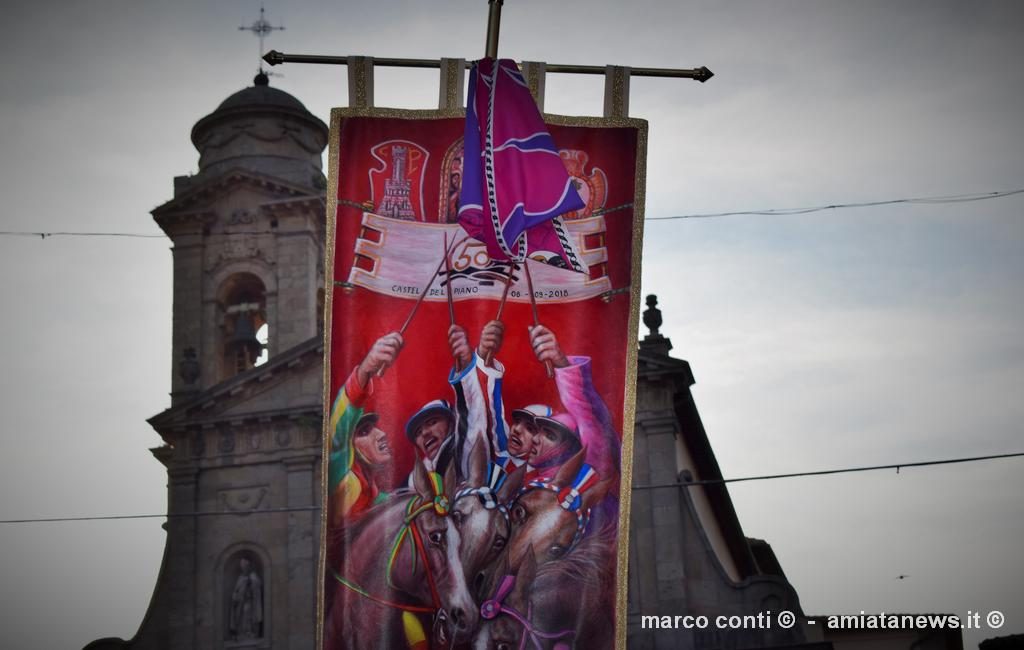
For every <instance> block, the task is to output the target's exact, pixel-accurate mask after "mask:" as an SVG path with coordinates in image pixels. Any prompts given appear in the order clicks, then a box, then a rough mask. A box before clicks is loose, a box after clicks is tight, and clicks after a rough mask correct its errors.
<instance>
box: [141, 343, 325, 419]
mask: <svg viewBox="0 0 1024 650" xmlns="http://www.w3.org/2000/svg"><path fill="white" fill-rule="evenodd" d="M323 353H324V347H323V342H322V341H321V339H320V338H319V337H316V338H314V339H310V340H309V341H307V342H306V343H303V344H301V345H298V346H296V347H294V348H292V349H291V350H286V351H285V352H283V353H282V354H279V355H277V356H276V357H274V358H272V359H271V360H269V361H268V362H267V363H265V364H263V365H260V366H257V367H255V368H252V369H250V370H247V371H245V372H242V373H240V374H238V375H236V376H234V377H232V378H231V379H228V380H226V381H223V382H221V383H219V384H217V385H215V386H212V387H210V388H209V389H207V390H204V391H202V392H199V393H197V394H196V395H195V396H194V397H192V398H191V399H189V400H188V401H187V402H185V403H183V404H180V405H178V406H173V407H171V408H169V409H167V410H166V411H163V412H162V413H159V414H157V415H155V416H153V417H152V418H150V419H149V423H150V424H151V425H152V426H153V428H154V429H156V430H157V432H159V433H160V434H161V435H164V434H169V433H171V432H173V431H175V430H182V429H187V428H191V427H195V426H197V425H211V424H217V423H238V422H244V421H246V420H262V419H268V418H271V417H276V416H281V415H285V416H295V415H309V414H313V415H315V416H319V414H320V411H321V408H322V406H321V405H322V399H323Z"/></svg>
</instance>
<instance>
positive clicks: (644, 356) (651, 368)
mask: <svg viewBox="0 0 1024 650" xmlns="http://www.w3.org/2000/svg"><path fill="white" fill-rule="evenodd" d="M666 375H677V376H679V377H680V378H681V379H683V380H684V381H685V382H686V385H687V386H690V385H692V384H693V383H694V379H693V372H692V371H691V370H690V364H689V363H688V362H686V361H684V360H682V359H675V358H673V357H670V356H668V355H667V354H662V353H660V352H651V351H649V350H645V349H644V348H643V346H641V347H640V352H639V353H638V354H637V377H638V378H640V379H653V378H660V377H664V376H666Z"/></svg>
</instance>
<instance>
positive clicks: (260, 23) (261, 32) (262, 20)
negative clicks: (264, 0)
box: [238, 4, 284, 72]
mask: <svg viewBox="0 0 1024 650" xmlns="http://www.w3.org/2000/svg"><path fill="white" fill-rule="evenodd" d="M238 29H239V31H243V32H252V33H253V34H256V36H257V37H258V38H259V39H260V44H259V48H260V49H259V52H257V53H256V59H257V60H258V61H260V64H259V66H258V67H259V70H258V71H259V72H263V63H262V62H263V39H264V38H266V36H267V35H268V34H270V33H271V32H273V31H275V30H278V31H284V27H275V26H274V25H271V24H270V22H269V21H268V20H267V18H266V14H265V11H264V9H263V5H262V4H261V5H260V17H259V19H258V20H257V21H256V22H254V23H253V24H251V25H249V26H248V27H246V26H245V25H242V26H241V27H239V28H238ZM268 63H269V61H268ZM271 65H273V64H271Z"/></svg>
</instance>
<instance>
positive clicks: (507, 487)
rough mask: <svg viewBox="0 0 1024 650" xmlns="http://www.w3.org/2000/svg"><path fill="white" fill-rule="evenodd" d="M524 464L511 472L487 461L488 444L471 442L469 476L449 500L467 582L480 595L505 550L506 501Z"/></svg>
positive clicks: (507, 533)
mask: <svg viewBox="0 0 1024 650" xmlns="http://www.w3.org/2000/svg"><path fill="white" fill-rule="evenodd" d="M525 475H526V466H525V465H524V466H521V467H519V468H518V469H516V470H515V471H514V472H512V473H511V474H508V473H506V472H505V470H504V469H502V468H501V467H500V466H499V465H497V464H495V463H492V462H491V461H490V453H489V451H488V449H487V446H486V445H485V444H483V443H481V442H480V441H477V442H476V443H475V444H474V445H473V449H472V450H470V457H469V476H468V477H467V480H466V482H465V483H464V484H463V485H460V486H459V488H458V491H457V492H456V494H455V500H454V501H453V502H452V509H451V513H450V515H449V516H450V517H451V519H452V521H454V522H455V525H456V526H457V527H458V529H459V534H460V536H461V537H462V552H461V554H460V557H461V561H462V567H463V569H464V571H465V574H466V583H467V584H468V585H469V586H470V590H471V591H472V593H473V595H474V596H475V597H476V598H477V599H478V600H480V599H483V597H484V595H485V594H484V593H483V588H484V587H485V584H484V583H485V582H486V577H487V575H486V572H487V570H488V569H489V568H490V567H491V566H492V565H493V564H494V562H495V561H496V560H497V559H498V557H499V556H500V555H501V554H502V553H503V552H504V550H505V548H506V546H507V545H508V540H509V537H510V535H511V534H512V522H511V519H510V517H509V511H508V503H509V502H510V501H511V500H512V499H513V498H514V497H515V496H516V494H518V493H519V489H520V488H521V487H522V484H523V477H524V476H525Z"/></svg>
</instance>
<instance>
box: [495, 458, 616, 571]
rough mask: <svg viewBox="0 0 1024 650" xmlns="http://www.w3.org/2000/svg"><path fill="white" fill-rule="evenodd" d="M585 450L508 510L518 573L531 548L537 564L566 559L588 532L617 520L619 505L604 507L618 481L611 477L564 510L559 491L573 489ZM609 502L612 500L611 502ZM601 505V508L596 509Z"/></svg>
mask: <svg viewBox="0 0 1024 650" xmlns="http://www.w3.org/2000/svg"><path fill="white" fill-rule="evenodd" d="M586 454H587V449H586V447H584V448H583V449H581V450H580V451H579V452H578V453H577V454H576V455H575V456H573V457H572V458H570V459H569V460H568V461H566V462H565V464H564V465H562V467H561V468H559V470H558V472H557V473H556V474H555V476H554V478H552V479H551V480H550V481H546V482H544V486H543V487H538V486H536V485H534V484H532V483H531V484H528V485H527V486H526V487H524V488H522V490H521V492H520V494H519V496H518V497H517V498H516V499H515V501H513V503H512V505H511V506H510V507H509V516H510V518H511V521H512V535H511V537H510V538H509V543H508V565H509V567H510V568H511V570H512V571H516V570H518V569H519V565H520V563H522V561H523V559H524V558H525V557H526V551H527V549H528V548H530V547H533V548H534V549H536V553H537V562H538V564H544V563H545V562H549V561H551V560H557V559H559V558H561V557H563V556H565V555H566V554H567V553H568V552H569V551H570V550H572V549H573V547H574V546H576V545H577V544H578V543H579V542H580V541H581V540H582V539H583V537H584V534H585V533H586V530H587V529H588V528H590V529H591V530H596V529H601V528H603V527H604V526H606V525H610V524H612V523H614V521H615V520H616V519H617V511H618V507H617V504H608V503H602V502H603V501H605V496H606V495H607V494H608V491H609V490H610V489H611V488H612V486H613V485H614V483H615V482H616V481H617V478H618V477H611V478H608V479H605V480H604V481H600V482H598V483H597V484H596V485H594V486H593V487H591V488H590V489H587V490H585V491H583V493H582V494H580V495H579V499H580V503H579V505H578V506H576V507H575V508H571V509H570V508H566V507H564V506H563V498H562V496H560V494H559V493H560V490H561V489H563V488H566V487H569V486H571V485H572V482H573V480H574V479H575V477H576V476H577V474H578V473H579V471H580V468H581V467H583V461H584V459H585V458H586ZM609 501H610V500H609ZM598 504H601V508H599V509H598V508H597V506H598Z"/></svg>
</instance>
